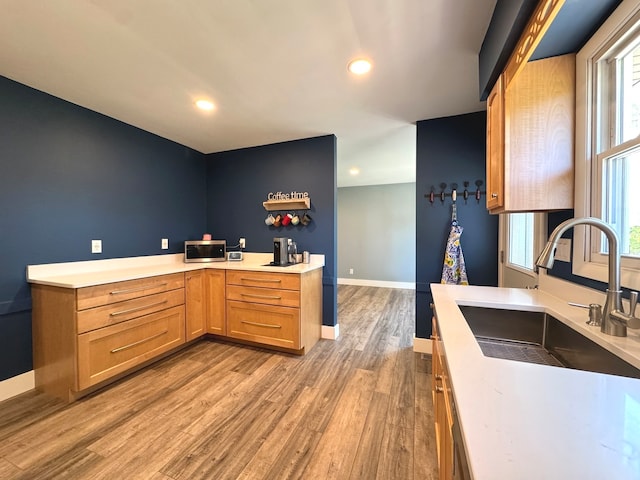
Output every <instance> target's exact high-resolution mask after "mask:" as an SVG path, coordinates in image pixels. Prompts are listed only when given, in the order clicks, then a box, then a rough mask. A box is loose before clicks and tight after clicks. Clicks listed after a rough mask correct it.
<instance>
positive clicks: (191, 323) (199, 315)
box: [184, 270, 206, 342]
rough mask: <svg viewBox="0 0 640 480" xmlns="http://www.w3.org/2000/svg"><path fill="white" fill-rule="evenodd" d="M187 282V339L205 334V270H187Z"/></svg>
mask: <svg viewBox="0 0 640 480" xmlns="http://www.w3.org/2000/svg"><path fill="white" fill-rule="evenodd" d="M184 275H185V283H186V302H185V303H186V304H185V306H186V316H187V318H186V340H187V342H188V341H189V340H193V339H194V338H197V337H200V336H202V335H204V334H205V321H206V303H205V300H204V299H205V272H204V270H195V271H193V272H187V273H185V274H184Z"/></svg>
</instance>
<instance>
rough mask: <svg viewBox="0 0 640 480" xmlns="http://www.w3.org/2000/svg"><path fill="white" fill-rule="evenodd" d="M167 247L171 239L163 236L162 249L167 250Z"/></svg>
mask: <svg viewBox="0 0 640 480" xmlns="http://www.w3.org/2000/svg"><path fill="white" fill-rule="evenodd" d="M167 248H169V239H168V238H163V239H162V241H161V249H162V250H166V249H167Z"/></svg>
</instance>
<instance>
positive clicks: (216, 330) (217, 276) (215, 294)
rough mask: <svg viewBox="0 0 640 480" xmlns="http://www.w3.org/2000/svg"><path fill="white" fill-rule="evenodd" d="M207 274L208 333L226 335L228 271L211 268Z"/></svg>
mask: <svg viewBox="0 0 640 480" xmlns="http://www.w3.org/2000/svg"><path fill="white" fill-rule="evenodd" d="M205 275H206V282H205V285H206V289H205V291H206V292H207V298H206V307H207V308H206V313H207V333H213V334H216V335H226V334H227V322H226V304H225V289H226V272H225V270H214V269H210V270H206V271H205Z"/></svg>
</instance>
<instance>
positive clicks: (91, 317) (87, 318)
mask: <svg viewBox="0 0 640 480" xmlns="http://www.w3.org/2000/svg"><path fill="white" fill-rule="evenodd" d="M183 303H184V289H183V288H180V289H177V290H171V291H169V292H164V293H156V294H155V295H147V296H146V297H141V298H135V299H133V300H126V301H124V302H118V303H112V304H109V305H103V306H101V307H96V308H90V309H88V310H83V311H81V312H78V317H77V318H78V333H84V332H88V331H90V330H95V329H96V328H102V327H107V326H109V325H114V324H116V323H120V322H124V321H127V320H131V319H132V318H137V317H140V316H142V315H148V314H150V313H154V312H158V311H160V310H164V309H166V308H170V307H176V306H178V305H182V304H183Z"/></svg>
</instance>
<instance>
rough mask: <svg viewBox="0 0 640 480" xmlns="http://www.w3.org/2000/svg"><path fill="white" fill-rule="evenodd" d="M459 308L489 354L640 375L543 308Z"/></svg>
mask: <svg viewBox="0 0 640 480" xmlns="http://www.w3.org/2000/svg"><path fill="white" fill-rule="evenodd" d="M460 310H461V311H462V314H463V315H464V317H465V319H466V320H467V323H468V324H469V327H470V328H471V331H472V332H473V335H474V336H475V337H476V341H477V342H478V345H479V346H480V348H481V350H482V353H483V354H484V355H485V356H487V357H495V358H502V359H506V360H515V361H523V362H528V363H539V364H544V365H551V366H555V367H566V368H573V369H577V370H585V371H588V372H598V373H606V374H609V375H620V376H623V377H632V378H640V369H638V368H636V367H634V366H633V365H631V364H630V363H628V362H626V361H624V360H623V359H621V358H620V357H618V356H616V355H614V354H613V353H611V352H609V351H608V350H607V349H605V348H603V347H601V346H600V345H598V344H597V343H595V342H593V341H591V340H589V339H588V338H586V337H584V336H583V335H581V334H580V333H578V332H576V331H575V330H573V329H572V328H570V327H568V326H567V325H565V324H564V323H562V322H561V321H559V320H558V319H556V318H554V317H552V316H551V315H548V314H546V313H544V312H526V311H521V310H503V309H498V308H485V307H468V306H460Z"/></svg>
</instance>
